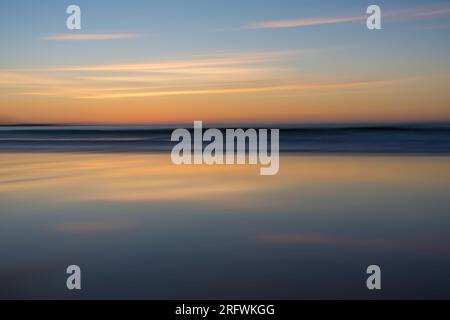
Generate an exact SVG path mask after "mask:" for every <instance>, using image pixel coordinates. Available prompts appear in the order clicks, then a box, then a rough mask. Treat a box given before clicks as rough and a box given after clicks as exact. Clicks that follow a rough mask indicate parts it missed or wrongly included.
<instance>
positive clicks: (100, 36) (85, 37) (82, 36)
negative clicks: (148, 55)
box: [42, 33, 142, 41]
mask: <svg viewBox="0 0 450 320" xmlns="http://www.w3.org/2000/svg"><path fill="white" fill-rule="evenodd" d="M141 36H142V34H140V33H60V34H53V35H49V36H46V37H44V38H42V40H47V41H108V40H124V39H133V38H139V37H141Z"/></svg>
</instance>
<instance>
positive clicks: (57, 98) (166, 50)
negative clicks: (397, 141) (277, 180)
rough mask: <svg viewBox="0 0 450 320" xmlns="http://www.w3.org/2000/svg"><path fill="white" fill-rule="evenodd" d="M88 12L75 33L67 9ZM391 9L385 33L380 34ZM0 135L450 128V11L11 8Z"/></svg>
mask: <svg viewBox="0 0 450 320" xmlns="http://www.w3.org/2000/svg"><path fill="white" fill-rule="evenodd" d="M71 4H76V5H78V6H79V7H80V8H81V30H68V29H67V27H66V19H67V17H68V14H67V13H66V8H67V7H68V6H69V5H71ZM371 4H376V5H379V6H380V8H381V11H382V29H381V30H368V29H367V27H366V18H367V16H368V15H367V14H366V9H367V7H368V6H369V5H371ZM0 12H1V14H0V43H1V45H0V124H13V123H14V124H17V123H57V124H64V123H65V124H163V123H164V124H166V123H191V122H192V121H194V120H202V121H204V122H210V123H249V122H257V123H339V122H346V123H348V122H363V123H367V122H409V121H412V122H428V121H450V90H448V87H449V79H450V59H449V57H450V1H438V0H431V1H423V0H422V1H418V0H413V1H411V0H409V1H403V0H398V1H371V2H368V1H361V0H358V1H353V0H349V1H339V3H338V2H337V1H331V0H326V1H312V0H311V1H301V0H295V1H289V0H267V1H265V0H227V1H223V0H220V1H219V0H217V1H216V0H179V1H172V0H164V1H163V0H161V1H153V0H148V1H144V0H142V1H138V0H129V1H112V0H110V1H106V0H89V1H88V0H71V1H57V0H43V1H39V2H38V1H31V0H29V1H20V0H19V1H11V2H6V1H1V2H0Z"/></svg>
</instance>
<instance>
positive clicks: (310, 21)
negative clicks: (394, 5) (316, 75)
mask: <svg viewBox="0 0 450 320" xmlns="http://www.w3.org/2000/svg"><path fill="white" fill-rule="evenodd" d="M382 13H383V17H385V18H400V19H414V18H427V17H434V16H440V15H448V14H450V7H439V8H425V7H422V8H405V9H398V10H391V11H382ZM366 19H367V16H366V15H355V16H343V17H317V18H299V19H281V20H272V21H262V22H255V23H250V24H248V25H246V26H244V27H243V29H281V28H301V27H307V26H317V25H330V24H346V23H353V22H358V21H364V20H366Z"/></svg>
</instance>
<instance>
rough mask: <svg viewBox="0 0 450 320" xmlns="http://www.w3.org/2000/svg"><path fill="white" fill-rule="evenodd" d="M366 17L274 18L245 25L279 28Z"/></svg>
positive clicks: (249, 27) (354, 20) (355, 19)
mask: <svg viewBox="0 0 450 320" xmlns="http://www.w3.org/2000/svg"><path fill="white" fill-rule="evenodd" d="M364 19H366V17H364V16H354V17H340V18H339V17H337V18H336V17H334V18H333V17H328V18H309V19H292V20H274V21H265V22H256V23H252V24H249V25H247V26H245V28H246V29H280V28H295V27H306V26H315V25H327V24H339V23H349V22H356V21H362V20H364Z"/></svg>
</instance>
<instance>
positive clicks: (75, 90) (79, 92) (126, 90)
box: [0, 50, 404, 100]
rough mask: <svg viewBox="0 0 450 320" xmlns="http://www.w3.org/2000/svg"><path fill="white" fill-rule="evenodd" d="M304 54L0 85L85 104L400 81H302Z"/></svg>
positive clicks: (5, 78) (233, 57)
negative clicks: (297, 61)
mask: <svg viewBox="0 0 450 320" xmlns="http://www.w3.org/2000/svg"><path fill="white" fill-rule="evenodd" d="M303 53H304V51H298V50H294V51H289V50H288V51H275V52H254V53H227V54H223V55H222V56H212V57H208V56H204V57H201V58H198V57H197V58H195V59H190V60H185V59H184V60H183V59H180V60H171V61H154V62H146V63H129V64H109V65H90V66H62V67H57V68H47V69H46V68H42V69H31V70H28V71H27V70H17V71H11V70H9V71H6V70H5V71H4V72H1V70H0V84H1V83H3V84H4V85H6V86H7V87H9V88H14V90H15V92H16V93H17V94H19V95H26V96H48V97H65V98H73V99H83V100H86V99H88V100H107V99H111V100H112V99H130V98H151V97H164V96H188V95H189V96H193V95H221V94H239V93H254V94H257V93H264V92H283V93H289V94H294V93H299V92H302V93H304V92H306V93H307V92H322V93H325V92H328V91H331V90H341V91H346V90H359V89H362V88H368V87H375V86H382V85H391V84H393V83H395V82H401V81H404V79H397V80H392V79H346V80H343V79H336V80H335V81H333V80H330V76H329V75H328V76H326V78H322V79H321V78H320V77H319V78H314V77H313V78H311V77H308V76H306V75H305V76H300V75H299V70H298V69H297V68H296V67H293V66H292V65H291V60H293V59H298V57H299V55H300V54H303Z"/></svg>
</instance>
